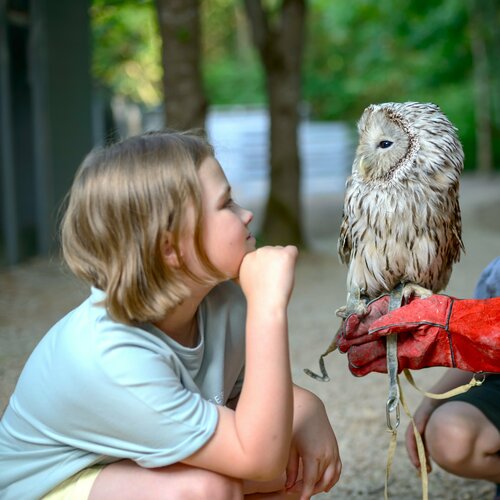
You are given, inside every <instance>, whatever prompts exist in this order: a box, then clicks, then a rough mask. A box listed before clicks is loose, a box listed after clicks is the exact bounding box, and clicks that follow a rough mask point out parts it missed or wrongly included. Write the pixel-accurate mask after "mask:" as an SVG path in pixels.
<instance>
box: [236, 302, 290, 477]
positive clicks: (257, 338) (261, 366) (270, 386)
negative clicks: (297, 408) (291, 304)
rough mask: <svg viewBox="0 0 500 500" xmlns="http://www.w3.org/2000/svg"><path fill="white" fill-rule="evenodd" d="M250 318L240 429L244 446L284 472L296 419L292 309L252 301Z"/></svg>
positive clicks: (237, 421)
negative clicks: (290, 334)
mask: <svg viewBox="0 0 500 500" xmlns="http://www.w3.org/2000/svg"><path fill="white" fill-rule="evenodd" d="M247 318H248V319H247V344H246V349H247V352H246V366H245V383H244V385H243V389H242V392H241V395H240V399H239V402H238V407H237V409H236V415H235V425H236V431H237V434H238V438H239V440H240V443H241V446H242V448H244V449H245V450H246V451H247V452H248V453H249V454H250V455H251V456H258V457H260V460H261V461H263V462H264V463H267V465H265V468H266V469H268V468H270V469H273V470H276V471H277V473H279V471H280V470H281V471H282V470H284V468H285V466H286V462H287V459H288V453H289V448H290V441H291V435H292V420H293V390H292V380H291V374H290V361H289V347H288V325H287V316H286V310H273V309H271V310H266V311H262V310H261V308H256V309H255V310H253V307H252V304H249V309H248V316H247ZM264 463H262V465H264Z"/></svg>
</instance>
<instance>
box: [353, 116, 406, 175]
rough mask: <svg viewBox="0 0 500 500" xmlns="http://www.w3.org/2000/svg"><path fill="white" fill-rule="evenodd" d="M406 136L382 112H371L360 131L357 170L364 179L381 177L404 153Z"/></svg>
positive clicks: (387, 173)
mask: <svg viewBox="0 0 500 500" xmlns="http://www.w3.org/2000/svg"><path fill="white" fill-rule="evenodd" d="M407 148H408V137H407V135H406V134H405V133H404V131H403V130H402V129H401V128H400V127H399V126H398V125H397V124H395V123H393V122H390V121H389V120H387V118H386V117H385V115H384V114H383V113H373V114H372V115H371V116H370V117H369V119H368V120H367V122H366V124H365V127H364V129H363V130H362V132H361V136H360V142H359V147H358V151H357V153H358V156H359V161H358V172H359V174H360V175H361V176H362V177H363V178H364V179H366V180H375V179H383V178H384V177H386V176H387V175H390V172H393V171H394V167H395V166H396V165H398V164H399V163H400V161H401V159H402V158H403V157H404V155H405V154H406V150H407Z"/></svg>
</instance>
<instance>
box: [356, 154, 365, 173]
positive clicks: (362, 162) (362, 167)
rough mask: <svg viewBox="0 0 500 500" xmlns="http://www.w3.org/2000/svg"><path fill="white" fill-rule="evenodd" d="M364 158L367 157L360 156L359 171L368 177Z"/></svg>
mask: <svg viewBox="0 0 500 500" xmlns="http://www.w3.org/2000/svg"><path fill="white" fill-rule="evenodd" d="M364 160H365V159H364V157H363V156H360V157H359V164H358V171H359V173H360V174H361V175H362V176H363V177H366V168H365V165H364Z"/></svg>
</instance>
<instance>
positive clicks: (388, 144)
mask: <svg viewBox="0 0 500 500" xmlns="http://www.w3.org/2000/svg"><path fill="white" fill-rule="evenodd" d="M391 146H392V142H391V141H380V142H379V143H378V147H379V148H382V149H387V148H390V147H391Z"/></svg>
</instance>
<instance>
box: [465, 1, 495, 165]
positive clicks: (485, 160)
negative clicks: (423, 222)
mask: <svg viewBox="0 0 500 500" xmlns="http://www.w3.org/2000/svg"><path fill="white" fill-rule="evenodd" d="M469 7H470V38H471V49H472V62H473V67H474V102H475V115H476V168H477V170H478V171H479V172H482V173H491V172H492V171H493V141H492V126H491V116H492V110H493V106H492V99H491V98H492V90H491V72H490V68H489V61H488V53H487V50H486V39H485V33H486V31H485V30H486V28H487V19H485V18H484V17H483V16H484V13H483V5H481V2H479V1H478V0H470V2H469Z"/></svg>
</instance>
